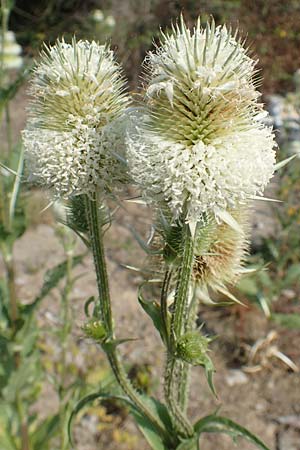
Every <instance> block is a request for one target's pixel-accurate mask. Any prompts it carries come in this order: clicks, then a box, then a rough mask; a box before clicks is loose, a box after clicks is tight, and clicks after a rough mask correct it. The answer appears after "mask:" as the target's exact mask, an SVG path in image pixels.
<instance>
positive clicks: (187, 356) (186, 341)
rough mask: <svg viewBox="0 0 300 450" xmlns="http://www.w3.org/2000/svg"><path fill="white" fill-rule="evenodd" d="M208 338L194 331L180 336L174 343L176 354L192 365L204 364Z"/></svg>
mask: <svg viewBox="0 0 300 450" xmlns="http://www.w3.org/2000/svg"><path fill="white" fill-rule="evenodd" d="M209 342H210V339H209V338H207V337H206V336H203V335H201V334H199V333H198V332H196V331H190V332H188V333H186V334H184V335H183V336H181V337H180V338H179V339H178V341H177V345H176V356H177V357H178V358H180V359H182V360H183V361H186V362H187V363H189V364H192V365H193V366H199V365H205V364H206V361H207V355H206V353H207V351H208V344H209Z"/></svg>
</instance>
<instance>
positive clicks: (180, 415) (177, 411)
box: [165, 224, 194, 436]
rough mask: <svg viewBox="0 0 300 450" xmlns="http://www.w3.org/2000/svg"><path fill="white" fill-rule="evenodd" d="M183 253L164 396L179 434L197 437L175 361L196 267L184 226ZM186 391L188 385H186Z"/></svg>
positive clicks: (185, 225) (186, 316) (184, 324)
mask: <svg viewBox="0 0 300 450" xmlns="http://www.w3.org/2000/svg"><path fill="white" fill-rule="evenodd" d="M182 245H183V253H182V257H181V261H180V267H179V269H178V278H177V285H176V291H175V299H174V311H173V314H172V320H171V335H170V348H169V349H168V355H167V366H166V373H165V397H166V401H167V403H168V405H169V407H170V412H171V414H172V417H173V420H174V424H175V425H177V427H178V431H179V432H181V433H182V434H183V435H185V436H192V435H193V434H194V430H193V427H192V425H191V423H190V422H189V420H188V418H187V417H186V414H185V413H184V411H182V409H181V407H180V406H179V404H178V383H179V384H180V382H181V380H180V379H179V376H180V371H179V374H178V368H179V367H178V361H177V360H176V356H175V353H176V341H177V340H178V339H179V338H180V336H182V335H183V334H184V333H185V329H186V323H187V318H188V311H189V304H188V303H189V291H190V281H191V274H192V268H193V260H194V259H193V257H194V241H193V238H192V236H191V234H190V230H189V226H188V225H187V224H184V225H183V242H182ZM185 390H187V386H185Z"/></svg>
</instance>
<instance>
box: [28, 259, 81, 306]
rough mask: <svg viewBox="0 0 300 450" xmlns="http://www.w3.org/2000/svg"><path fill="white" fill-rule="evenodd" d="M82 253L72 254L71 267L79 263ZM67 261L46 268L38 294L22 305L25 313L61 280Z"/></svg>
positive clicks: (64, 273) (65, 271)
mask: <svg viewBox="0 0 300 450" xmlns="http://www.w3.org/2000/svg"><path fill="white" fill-rule="evenodd" d="M84 256H85V255H84V254H82V255H77V256H74V258H73V260H72V267H75V266H77V265H78V264H80V263H81V262H82V260H83V258H84ZM67 267H68V262H67V261H64V262H62V263H60V264H58V265H57V266H55V267H53V268H52V269H49V270H47V272H46V274H45V279H44V284H43V286H42V289H41V291H40V293H39V295H38V296H37V297H36V298H35V300H34V301H33V302H32V303H31V304H30V305H25V306H24V307H23V311H24V312H25V313H27V314H28V313H31V312H32V311H33V310H34V309H35V308H36V307H37V305H38V304H39V303H40V302H41V301H42V300H43V299H44V298H45V297H46V295H48V294H49V292H50V291H51V290H52V289H53V288H55V287H56V286H57V285H58V283H59V282H60V280H62V279H63V278H64V277H65V275H66V273H67Z"/></svg>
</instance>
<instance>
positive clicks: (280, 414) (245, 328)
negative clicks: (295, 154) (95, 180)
mask: <svg viewBox="0 0 300 450" xmlns="http://www.w3.org/2000/svg"><path fill="white" fill-rule="evenodd" d="M26 103H27V99H26V96H25V95H24V91H22V92H21V93H20V94H19V96H18V97H17V99H16V101H15V102H14V104H13V108H12V115H13V117H12V121H13V123H14V124H15V127H16V132H17V131H18V130H19V129H21V128H22V127H23V125H24V121H25V112H24V106H25V105H26ZM32 195H33V196H36V197H35V200H33V202H32V203H33V205H34V208H35V209H34V211H35V212H34V214H35V217H34V218H33V219H32V225H31V226H30V228H29V229H28V230H27V231H26V233H25V234H24V235H23V236H22V237H21V238H20V239H19V241H18V242H17V243H16V246H15V264H16V274H17V279H16V282H17V287H18V295H19V298H20V299H22V302H25V303H26V302H29V301H31V300H32V298H33V297H34V295H36V294H37V293H38V292H39V289H40V288H41V286H42V283H43V276H44V274H45V272H46V270H47V269H48V268H51V267H53V266H54V265H56V264H57V263H59V262H60V261H62V260H63V259H64V256H63V251H62V247H61V244H60V242H59V240H58V238H57V236H56V234H55V224H54V221H53V217H52V215H51V212H50V211H46V212H44V213H41V212H40V211H41V209H42V204H43V202H44V203H45V202H46V200H45V199H43V200H40V198H41V194H40V193H39V192H33V193H32ZM37 205H38V206H37ZM128 210H129V211H130V217H129V218H127V216H126V214H125V213H124V211H119V212H118V213H117V215H116V220H115V222H114V223H113V225H112V227H111V229H110V230H109V231H108V233H107V241H106V253H107V259H108V267H109V273H110V288H111V294H112V298H113V307H114V314H115V317H116V324H117V330H118V331H117V335H118V336H119V337H128V336H130V337H132V336H134V337H136V338H138V341H135V342H134V343H130V344H124V346H122V349H121V350H122V354H123V357H124V360H125V362H126V364H127V365H128V366H131V365H134V364H138V365H141V364H145V365H148V366H150V367H151V368H152V369H151V377H150V378H151V384H152V385H153V388H152V393H153V395H157V396H159V397H161V396H162V389H161V387H160V380H161V375H162V370H163V365H164V349H163V348H162V345H161V343H160V339H159V337H158V335H157V333H156V331H155V330H154V329H153V326H152V324H151V323H150V320H149V319H148V317H147V316H146V315H145V314H144V312H143V311H142V309H141V307H140V305H139V304H138V302H137V289H138V286H139V284H140V282H141V280H142V278H141V275H140V274H139V272H135V271H131V270H129V269H127V268H125V267H124V265H126V264H127V265H132V266H141V265H142V264H143V261H144V253H143V251H142V250H141V249H140V248H139V246H138V244H137V243H136V242H135V240H134V239H133V237H132V235H131V233H130V231H129V230H128V228H127V225H128V223H129V222H130V223H132V224H134V225H135V226H136V227H137V229H138V230H139V231H140V232H141V233H142V234H144V235H145V233H146V232H147V230H148V229H149V224H150V214H149V212H148V211H147V210H146V209H144V208H143V207H142V206H136V205H128ZM81 250H82V246H81V244H78V252H80V251H81ZM1 272H2V266H0V273H1ZM76 273H78V274H84V276H83V277H82V278H80V279H79V280H78V281H77V282H76V284H75V287H74V290H73V293H72V305H73V310H74V323H73V330H72V335H73V336H74V342H75V343H76V344H78V348H79V352H78V354H77V355H76V361H75V364H76V365H77V366H78V367H80V366H82V365H83V366H84V365H85V364H86V361H87V360H89V364H90V363H91V360H92V361H94V364H95V366H97V365H101V364H102V365H103V364H105V362H104V360H103V356H102V355H101V354H100V352H96V350H95V348H94V347H93V346H92V345H91V344H90V343H89V342H86V341H84V340H83V339H82V332H81V328H80V327H81V326H82V324H83V321H84V313H83V305H84V303H85V301H86V299H87V298H88V297H89V296H91V295H93V294H96V289H95V278H94V273H93V267H92V261H91V258H90V257H89V256H87V257H86V258H85V259H84V262H83V264H82V265H80V266H78V267H77V268H76ZM279 301H280V300H279ZM58 308H59V292H58V290H55V291H53V292H52V293H51V295H49V297H48V298H47V299H46V300H45V301H44V302H43V304H42V306H41V308H40V310H39V323H40V326H45V325H47V324H48V326H51V323H52V322H51V321H53V320H55V317H56V316H57V314H58ZM201 322H205V330H206V331H207V332H208V333H210V334H213V335H218V339H216V340H215V341H214V342H213V344H212V349H213V351H212V353H211V357H212V359H213V361H214V364H215V367H216V374H215V386H216V390H217V392H218V395H219V398H218V400H215V399H214V398H213V397H212V395H211V393H210V392H209V389H208V387H207V383H206V381H205V379H204V376H203V370H202V369H201V368H195V369H193V373H192V383H191V389H190V399H191V403H190V411H189V413H190V416H191V417H192V418H194V419H196V418H199V417H200V416H202V415H206V414H210V413H212V412H213V411H215V410H216V409H217V408H220V414H221V415H226V416H228V417H230V418H231V419H233V420H236V421H238V422H239V423H240V424H241V425H243V426H245V427H247V428H249V429H250V430H251V431H252V432H253V433H256V434H257V435H258V436H259V437H260V438H261V439H262V440H264V441H265V443H266V444H267V445H268V446H269V447H270V449H271V450H300V375H299V373H296V372H293V371H292V370H290V369H288V367H287V366H286V365H285V364H283V363H282V362H280V361H279V360H278V359H276V358H274V357H271V356H270V357H267V356H266V355H267V353H268V350H270V347H272V346H273V347H274V346H276V347H277V348H278V349H279V350H280V351H281V352H282V353H283V354H284V355H286V356H288V357H290V358H291V359H292V360H293V361H294V362H295V364H297V365H298V366H299V367H300V348H299V342H300V340H299V339H300V332H295V331H291V330H287V329H283V328H279V327H276V326H275V325H274V324H272V323H270V322H269V321H268V320H267V319H266V318H265V317H264V316H263V313H262V312H261V311H259V310H258V309H257V308H256V307H254V306H251V305H249V306H248V307H247V308H243V307H233V308H230V309H229V308H210V307H207V306H203V305H200V307H199V323H201ZM271 331H274V332H276V333H277V334H276V336H275V335H274V340H273V341H272V342H271V343H269V344H267V343H266V345H265V347H263V348H262V349H260V350H259V351H258V352H257V355H256V360H255V364H256V365H258V366H261V367H260V368H258V369H260V370H257V371H255V372H253V373H250V372H249V370H248V371H247V370H245V366H247V365H249V349H250V348H251V347H252V348H253V346H254V345H255V344H257V343H258V340H259V339H265V338H266V337H267V336H268V335H269V333H270V332H271ZM269 336H270V335H269ZM70 358H75V357H74V356H72V354H70ZM50 394H51V391H50V387H49V386H47V385H46V386H45V387H44V389H43V392H42V395H41V398H40V400H39V402H38V405H37V410H38V412H39V413H40V414H41V415H45V414H47V411H51V410H53V409H55V408H56V406H57V400H56V399H55V398H54V396H53V395H50ZM119 419H120V418H119ZM119 419H118V418H117V417H113V419H112V420H113V423H114V424H115V425H114V426H112V427H107V429H106V431H103V432H99V427H98V426H99V424H98V422H97V419H93V418H92V417H90V416H88V415H85V416H83V417H81V420H80V421H77V423H76V426H75V442H76V449H77V450H96V449H101V448H105V449H107V450H116V449H119V450H147V449H148V448H149V447H148V446H147V444H146V443H145V441H144V440H143V438H142V437H141V435H140V433H139V432H138V431H137V430H136V428H135V426H134V424H133V422H132V421H131V419H130V417H128V416H127V415H125V417H123V418H122V419H121V420H119ZM117 426H119V428H120V429H121V430H126V431H127V433H128V434H129V435H132V436H136V437H134V438H133V439H132V440H131V441H130V443H128V440H127V441H125V442H124V441H122V439H119V440H118V439H117V437H118V435H117V434H116V428H117ZM97 427H98V431H96V430H97ZM233 448H236V449H239V450H248V449H249V450H251V449H252V448H254V447H253V445H251V444H249V443H247V442H245V441H238V442H237V443H236V444H235V445H234V444H233V443H232V440H231V439H230V438H229V437H227V436H223V435H222V437H221V436H217V435H206V436H205V437H203V438H202V446H201V450H232V449H233Z"/></svg>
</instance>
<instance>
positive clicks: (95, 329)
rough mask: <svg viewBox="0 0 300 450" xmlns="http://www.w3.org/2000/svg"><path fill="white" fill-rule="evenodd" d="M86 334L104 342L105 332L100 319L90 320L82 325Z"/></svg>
mask: <svg viewBox="0 0 300 450" xmlns="http://www.w3.org/2000/svg"><path fill="white" fill-rule="evenodd" d="M82 329H83V331H84V332H85V334H86V336H88V337H90V338H92V339H94V340H95V341H100V342H105V340H106V338H107V333H106V330H105V327H104V324H103V322H101V320H90V321H89V322H87V323H86V324H84V326H83V327H82Z"/></svg>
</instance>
